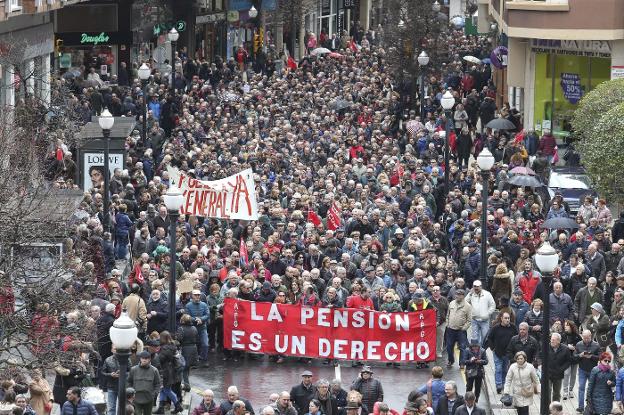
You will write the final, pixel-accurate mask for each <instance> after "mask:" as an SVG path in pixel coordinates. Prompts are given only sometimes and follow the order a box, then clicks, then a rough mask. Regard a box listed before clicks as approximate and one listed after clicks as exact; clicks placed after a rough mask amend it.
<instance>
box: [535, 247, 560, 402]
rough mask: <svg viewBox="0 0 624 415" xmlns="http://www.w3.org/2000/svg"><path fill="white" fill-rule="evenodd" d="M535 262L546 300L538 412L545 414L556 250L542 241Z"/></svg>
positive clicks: (548, 395) (556, 261) (548, 389)
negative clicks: (551, 300)
mask: <svg viewBox="0 0 624 415" xmlns="http://www.w3.org/2000/svg"><path fill="white" fill-rule="evenodd" d="M535 264H536V265H537V268H539V270H540V272H541V273H542V283H543V284H544V288H545V289H546V301H544V323H543V324H542V380H541V388H542V390H541V397H540V413H541V414H547V413H548V406H549V405H550V382H549V379H548V369H549V368H548V366H549V363H548V351H549V348H550V293H551V292H552V279H553V272H554V271H555V268H557V265H558V264H559V255H557V251H555V249H554V248H553V247H552V246H550V244H549V243H548V242H544V243H543V244H542V246H541V247H540V249H538V250H537V252H536V253H535Z"/></svg>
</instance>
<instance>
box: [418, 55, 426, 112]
mask: <svg viewBox="0 0 624 415" xmlns="http://www.w3.org/2000/svg"><path fill="white" fill-rule="evenodd" d="M428 64H429V55H427V52H425V51H424V50H423V51H422V52H420V55H418V66H420V122H422V123H423V124H425V116H426V115H427V114H425V79H426V78H425V69H426V67H427V65H428Z"/></svg>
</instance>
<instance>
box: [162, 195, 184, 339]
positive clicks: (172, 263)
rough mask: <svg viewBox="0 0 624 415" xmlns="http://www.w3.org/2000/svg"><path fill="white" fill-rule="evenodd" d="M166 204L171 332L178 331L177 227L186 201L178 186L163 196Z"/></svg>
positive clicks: (168, 297) (168, 298)
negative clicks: (167, 215)
mask: <svg viewBox="0 0 624 415" xmlns="http://www.w3.org/2000/svg"><path fill="white" fill-rule="evenodd" d="M163 199H164V201H165V206H166V207H167V211H168V212H169V221H170V224H169V254H170V255H169V257H170V260H169V295H168V296H167V301H168V302H169V333H174V334H175V332H176V263H177V258H176V233H177V232H176V228H177V226H178V218H179V217H180V206H182V203H183V201H184V198H183V196H182V192H181V191H180V189H179V188H178V187H176V186H173V185H172V186H169V190H168V191H167V194H165V196H164V197H163Z"/></svg>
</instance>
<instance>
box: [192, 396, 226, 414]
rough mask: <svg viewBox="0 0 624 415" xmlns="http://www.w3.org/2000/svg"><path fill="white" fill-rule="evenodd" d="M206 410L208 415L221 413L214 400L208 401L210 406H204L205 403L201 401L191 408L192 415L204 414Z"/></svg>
mask: <svg viewBox="0 0 624 415" xmlns="http://www.w3.org/2000/svg"><path fill="white" fill-rule="evenodd" d="M206 412H207V413H208V414H209V415H221V409H220V408H219V407H218V406H217V404H216V403H215V401H214V400H213V401H212V402H210V407H206V404H205V403H204V401H202V402H201V403H200V404H199V405H197V406H196V407H195V409H193V413H192V415H204V413H206Z"/></svg>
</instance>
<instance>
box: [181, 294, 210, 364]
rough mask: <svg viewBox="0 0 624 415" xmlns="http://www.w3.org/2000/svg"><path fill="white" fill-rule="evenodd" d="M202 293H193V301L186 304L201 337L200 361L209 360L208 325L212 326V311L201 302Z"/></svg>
mask: <svg viewBox="0 0 624 415" xmlns="http://www.w3.org/2000/svg"><path fill="white" fill-rule="evenodd" d="M201 295H202V293H201V291H200V290H193V291H192V292H191V301H189V302H188V303H187V304H186V312H187V313H188V314H189V315H190V316H191V317H192V318H193V324H194V325H195V327H197V335H198V336H199V343H200V346H199V360H201V361H205V360H207V359H208V324H210V309H209V308H208V305H207V304H206V303H205V302H203V301H201Z"/></svg>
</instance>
